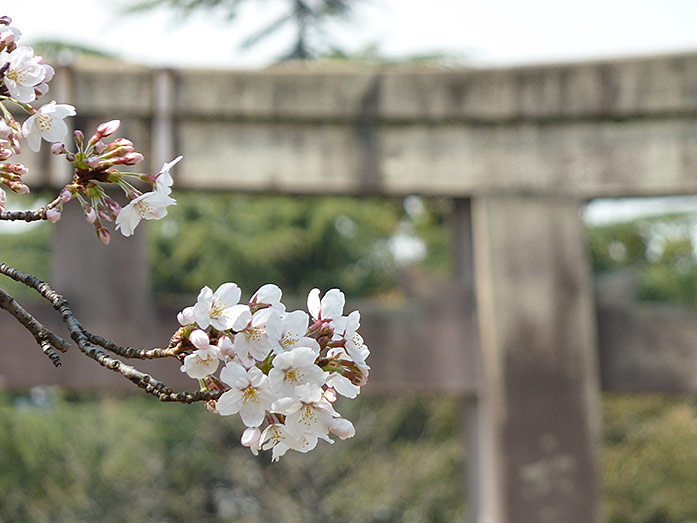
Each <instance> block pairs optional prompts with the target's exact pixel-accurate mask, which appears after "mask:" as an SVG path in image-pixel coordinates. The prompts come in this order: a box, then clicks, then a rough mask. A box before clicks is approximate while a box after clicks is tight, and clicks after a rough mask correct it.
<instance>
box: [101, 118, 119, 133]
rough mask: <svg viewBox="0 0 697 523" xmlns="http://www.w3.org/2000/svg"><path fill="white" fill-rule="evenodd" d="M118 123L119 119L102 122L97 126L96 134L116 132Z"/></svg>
mask: <svg viewBox="0 0 697 523" xmlns="http://www.w3.org/2000/svg"><path fill="white" fill-rule="evenodd" d="M120 125H121V120H110V121H108V122H104V123H103V124H100V125H99V127H97V134H99V136H100V137H102V136H109V135H110V134H113V133H114V132H116V130H117V129H118V128H119V126H120Z"/></svg>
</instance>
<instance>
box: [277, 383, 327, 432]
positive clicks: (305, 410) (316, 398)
mask: <svg viewBox="0 0 697 523" xmlns="http://www.w3.org/2000/svg"><path fill="white" fill-rule="evenodd" d="M271 410H272V411H273V412H279V413H281V414H285V415H286V423H285V425H286V427H288V430H289V431H290V432H291V433H292V434H296V435H298V436H300V435H305V436H308V435H309V436H315V437H321V438H323V439H327V441H331V440H330V439H328V438H327V437H326V435H327V433H328V432H329V425H330V424H331V422H332V420H333V419H334V418H337V417H339V414H338V413H337V412H336V411H335V410H334V407H332V405H331V403H329V402H328V401H326V400H325V399H324V398H323V397H322V388H321V387H318V386H317V385H314V384H312V383H305V384H303V385H299V386H297V387H296V388H295V397H284V398H280V399H278V400H276V401H274V402H273V405H272V406H271Z"/></svg>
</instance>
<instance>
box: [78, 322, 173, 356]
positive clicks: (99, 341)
mask: <svg viewBox="0 0 697 523" xmlns="http://www.w3.org/2000/svg"><path fill="white" fill-rule="evenodd" d="M83 333H84V334H85V336H87V339H88V341H90V342H92V343H94V344H96V345H99V346H100V347H103V348H105V349H106V350H108V351H110V352H113V353H114V354H118V355H119V356H123V357H124V358H133V359H139V360H154V359H157V358H170V357H173V356H177V354H179V352H180V350H179V349H178V348H177V347H170V348H167V349H160V348H154V349H136V348H135V347H123V346H121V345H117V344H116V343H114V342H113V341H111V340H107V339H106V338H103V337H102V336H99V335H98V334H93V333H91V332H90V331H88V330H85V329H83Z"/></svg>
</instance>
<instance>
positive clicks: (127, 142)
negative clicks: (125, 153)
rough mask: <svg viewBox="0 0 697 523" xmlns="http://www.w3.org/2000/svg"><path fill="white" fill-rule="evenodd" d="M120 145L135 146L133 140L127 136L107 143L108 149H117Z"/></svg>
mask: <svg viewBox="0 0 697 523" xmlns="http://www.w3.org/2000/svg"><path fill="white" fill-rule="evenodd" d="M118 147H133V142H132V141H131V140H129V139H127V138H117V139H116V140H114V141H113V142H111V143H110V144H109V145H107V147H106V148H107V150H111V149H117V148H118Z"/></svg>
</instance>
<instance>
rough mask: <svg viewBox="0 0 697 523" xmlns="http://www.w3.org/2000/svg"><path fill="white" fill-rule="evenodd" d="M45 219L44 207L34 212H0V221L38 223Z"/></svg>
mask: <svg viewBox="0 0 697 523" xmlns="http://www.w3.org/2000/svg"><path fill="white" fill-rule="evenodd" d="M47 219H48V218H47V217H46V207H40V208H38V209H36V210H35V211H0V220H8V221H24V222H38V221H41V220H47Z"/></svg>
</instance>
